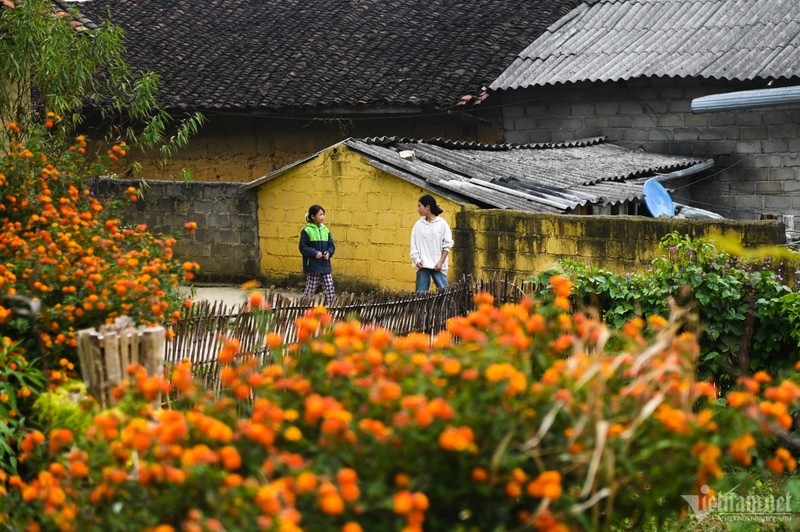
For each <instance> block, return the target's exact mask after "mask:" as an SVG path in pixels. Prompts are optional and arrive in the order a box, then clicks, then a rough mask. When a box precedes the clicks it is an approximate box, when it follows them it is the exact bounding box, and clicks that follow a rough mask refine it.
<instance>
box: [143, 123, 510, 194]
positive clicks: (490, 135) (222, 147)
mask: <svg viewBox="0 0 800 532" xmlns="http://www.w3.org/2000/svg"><path fill="white" fill-rule="evenodd" d="M472 115H474V116H477V118H475V117H473V116H471V115H467V114H464V113H461V114H453V115H446V114H441V113H439V114H436V115H422V116H407V117H401V118H385V117H376V116H371V117H368V116H362V117H354V118H353V119H352V120H346V119H345V120H333V119H325V118H318V119H310V118H297V117H294V118H292V117H284V118H280V117H275V118H265V117H254V116H248V115H239V116H226V115H215V114H212V113H208V114H206V118H207V122H206V123H205V125H204V126H203V127H202V128H201V130H200V132H199V133H198V135H196V136H195V137H192V139H191V140H190V142H189V145H188V146H187V147H186V148H184V149H182V150H180V151H179V152H178V153H177V154H176V155H175V156H174V157H173V158H172V159H171V160H170V162H169V164H168V166H167V167H166V168H160V167H159V166H158V165H157V164H156V161H157V160H158V157H157V155H153V156H151V157H150V158H149V159H148V158H147V157H143V158H141V159H140V160H139V162H140V163H141V164H142V166H143V171H142V172H141V174H140V175H142V176H144V177H146V178H148V179H162V180H169V179H175V176H177V175H178V174H179V172H180V170H181V169H182V168H188V169H190V170H191V172H192V174H193V177H194V179H195V180H198V181H216V182H237V183H247V182H250V181H253V180H255V179H258V178H260V177H262V176H264V175H267V174H268V173H270V172H272V171H273V170H276V169H278V168H281V167H283V166H286V165H288V164H291V163H293V162H295V161H297V160H299V159H302V158H304V157H308V156H309V155H311V154H313V153H316V152H318V151H319V150H322V149H324V148H326V147H327V146H331V145H333V144H336V143H337V142H339V141H341V140H343V139H345V138H348V137H382V136H401V137H410V138H423V139H426V138H433V137H442V138H447V139H455V140H467V141H477V142H485V143H495V142H499V141H501V140H502V136H503V128H502V118H501V115H500V111H499V110H498V109H496V108H492V109H489V110H486V111H476V112H474V113H472Z"/></svg>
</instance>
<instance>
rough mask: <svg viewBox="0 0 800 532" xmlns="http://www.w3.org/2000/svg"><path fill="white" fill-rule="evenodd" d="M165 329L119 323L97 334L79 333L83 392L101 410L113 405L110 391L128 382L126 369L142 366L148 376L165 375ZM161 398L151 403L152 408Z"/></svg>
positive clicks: (120, 320)
mask: <svg viewBox="0 0 800 532" xmlns="http://www.w3.org/2000/svg"><path fill="white" fill-rule="evenodd" d="M164 338H165V334H164V328H163V327H159V326H156V327H136V326H134V324H133V322H132V321H131V320H130V319H118V320H117V321H116V322H115V323H114V324H112V325H104V326H102V327H100V330H99V331H98V330H96V329H84V330H82V331H78V333H77V341H78V357H79V358H80V363H81V373H82V374H83V380H84V383H85V384H86V390H87V392H88V393H89V395H91V396H92V397H94V399H95V400H96V401H97V402H98V403H99V404H100V405H101V406H102V407H104V408H105V407H108V406H111V405H113V404H114V403H115V400H114V397H113V394H112V391H113V389H114V388H115V387H116V386H118V385H119V384H122V382H123V381H125V380H126V379H127V378H128V372H127V370H128V367H129V366H131V365H133V364H138V365H141V366H143V367H144V368H145V370H147V374H148V375H157V374H161V373H163V371H164V345H165V344H164ZM160 403H161V400H160V398H157V399H155V400H154V401H153V405H154V406H158V405H159V404H160Z"/></svg>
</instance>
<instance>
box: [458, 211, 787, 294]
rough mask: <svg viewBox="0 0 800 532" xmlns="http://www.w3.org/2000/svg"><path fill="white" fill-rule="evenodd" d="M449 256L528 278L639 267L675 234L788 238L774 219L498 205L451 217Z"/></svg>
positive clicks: (755, 241)
mask: <svg viewBox="0 0 800 532" xmlns="http://www.w3.org/2000/svg"><path fill="white" fill-rule="evenodd" d="M456 220H457V227H458V229H457V230H456V231H455V232H454V238H455V247H454V249H453V255H452V257H453V261H454V265H455V267H456V271H457V272H459V273H460V274H461V273H464V274H467V273H471V274H472V275H474V276H476V277H478V278H484V279H487V278H491V277H492V276H495V275H501V276H502V275H506V274H508V273H510V274H514V275H516V276H517V278H518V279H525V278H527V277H530V276H532V275H534V274H535V273H538V272H542V271H544V270H546V269H547V268H549V267H551V266H552V265H554V264H555V263H556V261H558V260H560V259H572V260H575V261H579V262H583V263H586V264H589V265H592V266H596V267H599V268H603V269H606V270H609V271H611V272H614V273H617V274H623V273H626V272H644V271H646V270H647V268H648V267H649V266H650V263H651V261H652V260H653V259H654V258H656V257H657V256H658V255H659V249H658V244H659V242H660V241H661V239H662V238H663V237H664V236H666V235H667V234H669V233H671V232H673V231H676V232H678V233H679V234H682V235H689V236H691V237H694V238H699V237H708V236H709V235H710V234H711V233H712V232H718V233H720V234H723V235H726V236H733V237H735V238H736V239H738V240H739V241H741V242H742V243H743V244H744V245H746V246H760V245H775V244H781V243H783V242H784V241H785V235H784V230H783V224H782V223H779V222H775V221H759V222H745V221H737V220H707V219H706V220H688V219H678V218H672V219H667V218H647V217H644V216H569V215H560V214H532V213H526V212H520V211H508V210H498V209H472V210H465V211H463V212H460V213H458V214H457V215H456Z"/></svg>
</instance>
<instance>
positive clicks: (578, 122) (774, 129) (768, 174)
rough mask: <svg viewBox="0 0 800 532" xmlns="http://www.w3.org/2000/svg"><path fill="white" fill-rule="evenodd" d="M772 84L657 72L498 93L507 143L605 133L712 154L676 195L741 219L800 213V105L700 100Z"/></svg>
mask: <svg viewBox="0 0 800 532" xmlns="http://www.w3.org/2000/svg"><path fill="white" fill-rule="evenodd" d="M763 88H766V87H765V86H764V84H763V83H743V82H729V81H725V80H720V81H715V80H696V79H664V78H656V79H636V80H629V81H624V82H608V83H596V84H591V83H576V84H568V85H561V86H558V87H537V88H533V89H525V90H517V91H507V92H505V93H500V94H499V97H500V99H501V100H502V102H503V115H504V117H503V120H504V129H505V140H506V142H515V143H528V142H559V141H564V140H572V139H578V138H585V137H594V136H606V137H608V140H609V141H610V142H613V143H616V144H620V145H622V146H625V147H627V148H631V149H644V150H647V151H648V152H654V153H655V152H658V153H667V154H676V155H694V156H698V157H702V158H709V157H711V158H714V160H715V162H716V168H715V169H714V170H713V171H712V172H711V173H710V174H708V175H704V176H696V177H693V178H690V179H687V180H684V181H680V182H678V183H670V186H671V187H679V188H678V189H677V190H676V191H675V193H674V197H675V198H676V199H684V200H688V199H691V204H692V205H695V206H697V207H700V208H704V209H708V210H712V211H714V212H718V213H719V214H721V215H723V216H725V217H726V218H732V219H738V220H757V219H760V218H762V215H771V216H780V215H783V214H789V215H794V216H798V215H800V106H784V107H782V108H763V109H753V110H741V111H729V112H715V113H703V114H693V113H692V112H691V103H692V100H693V99H694V98H698V97H701V96H706V95H710V94H720V93H725V92H734V91H744V90H752V89H763ZM797 228H798V230H800V220H798V226H797ZM789 229H790V230H792V229H794V228H793V227H789Z"/></svg>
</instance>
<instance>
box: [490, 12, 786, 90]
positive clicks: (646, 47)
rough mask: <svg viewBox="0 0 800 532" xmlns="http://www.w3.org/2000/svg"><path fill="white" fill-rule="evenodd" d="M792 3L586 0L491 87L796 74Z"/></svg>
mask: <svg viewBox="0 0 800 532" xmlns="http://www.w3.org/2000/svg"><path fill="white" fill-rule="evenodd" d="M799 46H800V2H798V0H588V1H587V2H586V3H584V4H582V5H581V6H579V7H577V8H576V9H574V10H573V11H571V12H570V13H569V15H567V16H566V17H564V18H563V19H562V20H560V21H558V22H556V23H555V24H553V25H552V26H551V27H550V28H548V30H547V31H546V32H545V33H544V34H542V35H541V36H540V37H539V38H538V39H536V40H535V41H533V42H532V44H530V46H528V47H527V48H526V49H525V50H524V51H523V52H522V53H520V54H519V57H518V58H517V59H516V60H515V61H514V63H513V64H512V65H511V66H509V67H508V68H507V69H506V70H505V72H503V74H502V75H500V76H499V77H498V79H497V80H495V81H494V82H493V83H492V85H491V89H496V90H503V89H514V88H519V87H531V86H540V85H547V84H557V83H569V82H579V81H618V80H625V79H631V78H637V77H658V76H663V77H679V78H680V77H700V78H714V79H727V80H740V81H744V80H756V79H765V80H766V79H780V78H786V79H790V78H795V77H797V76H798V75H800V50H798V47H799Z"/></svg>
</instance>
